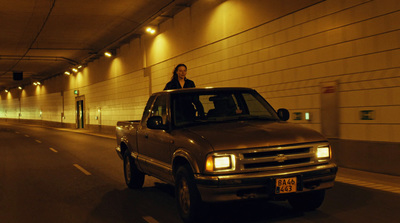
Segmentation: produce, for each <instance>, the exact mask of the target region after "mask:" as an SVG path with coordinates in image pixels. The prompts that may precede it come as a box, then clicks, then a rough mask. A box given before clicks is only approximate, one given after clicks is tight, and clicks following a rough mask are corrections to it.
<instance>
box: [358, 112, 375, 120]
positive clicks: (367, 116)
mask: <svg viewBox="0 0 400 223" xmlns="http://www.w3.org/2000/svg"><path fill="white" fill-rule="evenodd" d="M360 119H361V120H374V119H375V111H374V110H362V111H360Z"/></svg>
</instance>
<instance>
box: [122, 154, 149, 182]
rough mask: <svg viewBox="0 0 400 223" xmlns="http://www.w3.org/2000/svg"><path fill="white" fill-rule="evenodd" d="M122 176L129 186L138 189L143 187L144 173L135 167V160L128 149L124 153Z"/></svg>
mask: <svg viewBox="0 0 400 223" xmlns="http://www.w3.org/2000/svg"><path fill="white" fill-rule="evenodd" d="M124 177H125V183H126V185H127V186H128V187H129V188H131V189H140V188H142V187H143V183H144V177H145V175H144V173H143V172H141V171H140V170H139V169H138V168H137V167H136V164H135V161H134V159H133V158H132V157H131V156H130V153H129V151H128V150H126V151H125V153H124Z"/></svg>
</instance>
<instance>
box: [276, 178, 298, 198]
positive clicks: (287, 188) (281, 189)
mask: <svg viewBox="0 0 400 223" xmlns="http://www.w3.org/2000/svg"><path fill="white" fill-rule="evenodd" d="M296 190H297V178H296V177H290V178H277V179H276V184H275V194H286V193H293V192H296Z"/></svg>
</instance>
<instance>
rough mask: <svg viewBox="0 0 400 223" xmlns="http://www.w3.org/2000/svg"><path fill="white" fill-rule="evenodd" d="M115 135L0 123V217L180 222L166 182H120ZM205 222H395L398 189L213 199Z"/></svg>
mask: <svg viewBox="0 0 400 223" xmlns="http://www.w3.org/2000/svg"><path fill="white" fill-rule="evenodd" d="M114 147H115V140H114V139H112V138H107V137H101V136H96V135H88V134H82V133H79V132H76V131H65V130H60V129H54V128H44V127H40V126H28V125H9V124H5V123H0V222H2V223H3V222H4V223H19V222H29V223H36V222H38V223H39V222H40V223H43V222H55V223H58V222H60V223H63V222H65V223H67V222H68V223H71V222H74V223H81V222H85V223H88V222H96V223H97V222H99V223H103V222H104V223H107V222H112V223H119V222H135V223H141V222H143V223H158V222H160V223H162V222H165V223H170V222H171V223H175V222H177V223H179V222H181V220H180V219H179V217H178V213H177V210H176V207H175V202H174V195H173V187H171V186H169V185H166V184H164V183H163V182H161V181H158V180H157V179H155V178H152V177H149V176H146V181H145V185H144V188H143V189H142V190H130V189H127V187H126V186H125V183H124V180H123V170H122V161H121V160H120V159H119V158H118V156H117V154H116V153H115V151H114ZM211 207H212V210H211V212H210V215H209V222H249V223H256V222H257V223H258V222H300V223H303V222H304V223H305V222H332V223H333V222H335V223H336V222H364V223H366V222H400V212H399V210H400V194H399V193H394V192H390V191H384V190H377V189H371V188H367V187H360V186H355V185H352V184H348V183H342V182H336V184H335V187H334V188H333V189H331V190H328V191H327V195H326V199H325V202H324V204H323V205H322V207H321V208H319V209H318V210H316V211H312V212H304V213H302V212H296V211H294V210H293V209H291V208H290V206H289V205H288V204H287V203H286V202H278V201H274V202H265V201H252V202H245V203H229V204H220V205H212V206H211Z"/></svg>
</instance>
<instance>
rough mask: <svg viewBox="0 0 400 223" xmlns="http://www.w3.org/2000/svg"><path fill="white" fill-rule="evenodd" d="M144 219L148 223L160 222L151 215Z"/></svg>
mask: <svg viewBox="0 0 400 223" xmlns="http://www.w3.org/2000/svg"><path fill="white" fill-rule="evenodd" d="M143 219H144V220H145V221H147V222H148V223H158V221H157V220H156V219H154V218H153V217H151V216H144V217H143Z"/></svg>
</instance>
